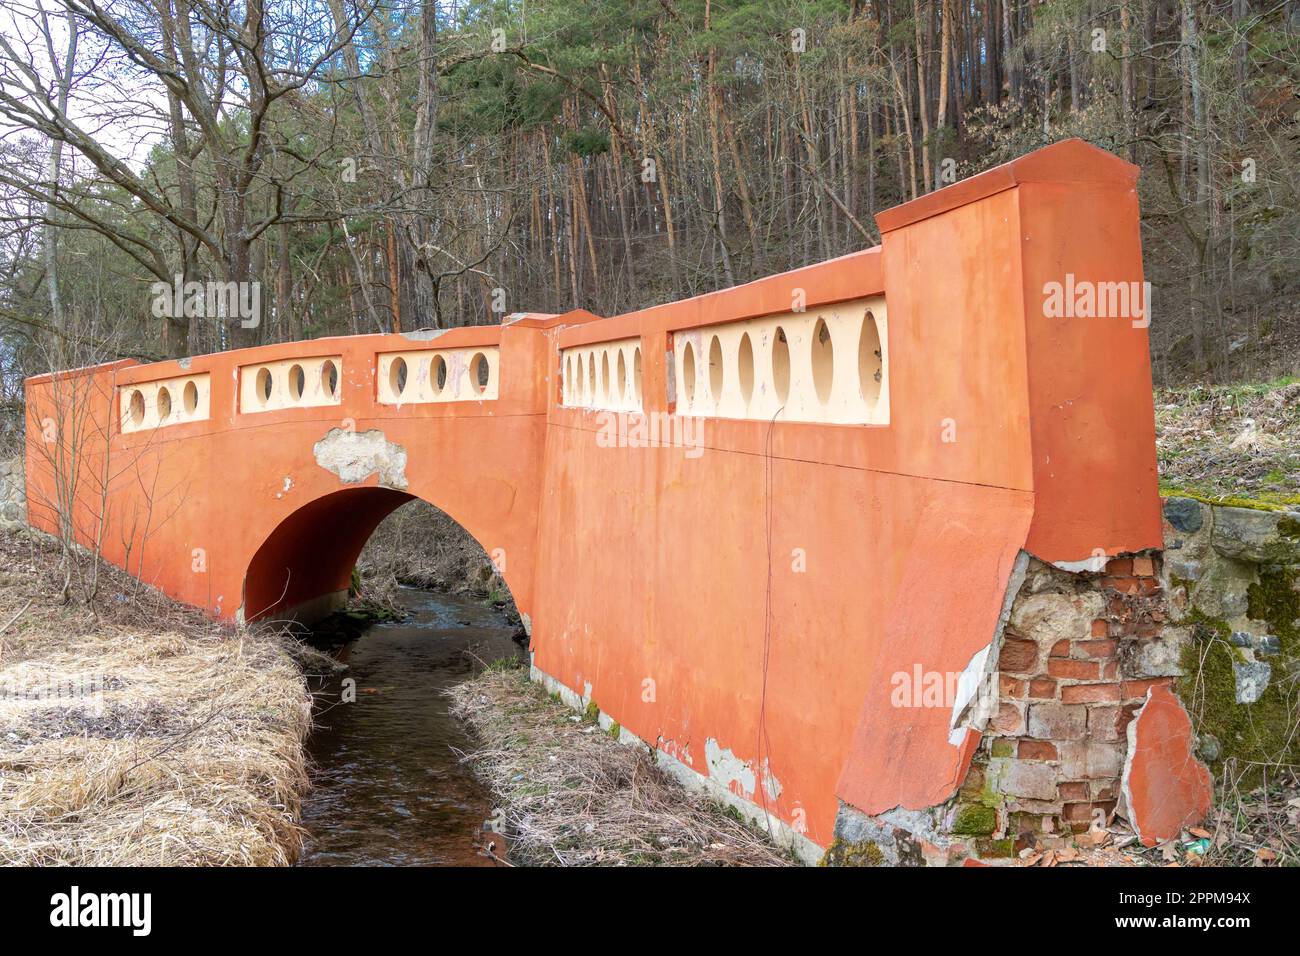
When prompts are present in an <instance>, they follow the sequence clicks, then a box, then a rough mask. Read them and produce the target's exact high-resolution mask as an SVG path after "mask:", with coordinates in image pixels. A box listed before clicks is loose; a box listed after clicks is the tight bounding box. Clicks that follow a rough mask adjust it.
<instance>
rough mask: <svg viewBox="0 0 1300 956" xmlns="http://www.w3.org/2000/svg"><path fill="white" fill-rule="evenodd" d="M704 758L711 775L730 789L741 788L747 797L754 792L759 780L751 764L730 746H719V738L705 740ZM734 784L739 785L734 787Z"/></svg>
mask: <svg viewBox="0 0 1300 956" xmlns="http://www.w3.org/2000/svg"><path fill="white" fill-rule="evenodd" d="M704 760H705V763H706V764H707V765H708V768H709V777H710V778H712V779H714V780H717V781H718V783H720V784H722V785H723V786H724V787H726V788H727V789H728V790H732V791H733V792H734V791H735V790H736V789H739V791H740V793H741V795H742V796H744V797H745V799H749V798H750V797H751V796H753V794H754V788H755V787H757V786H758V780H757V778H756V777H755V776H754V771H753V769H751V768H750V766H749V764H747V763H746V762H745V761H743V760H741V759H740V758H739V757H737V756H736V755H735V754H734V753H732V751H731V749H730V748H724V747H721V746H719V744H718V742H717V740H715V739H714V738H713V737H710V738H709V739H708V740H706V741H705V742H704ZM732 784H736V785H737V786H735V787H733V786H732Z"/></svg>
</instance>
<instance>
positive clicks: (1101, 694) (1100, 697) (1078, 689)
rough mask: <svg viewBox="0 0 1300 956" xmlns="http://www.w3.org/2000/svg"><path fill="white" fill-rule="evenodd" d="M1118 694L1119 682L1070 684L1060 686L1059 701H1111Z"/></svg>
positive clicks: (1075, 702) (1091, 702)
mask: <svg viewBox="0 0 1300 956" xmlns="http://www.w3.org/2000/svg"><path fill="white" fill-rule="evenodd" d="M1119 695H1120V689H1119V684H1070V685H1069V686H1068V687H1062V688H1061V702H1062V703H1065V704H1097V703H1113V702H1117V701H1118V700H1119Z"/></svg>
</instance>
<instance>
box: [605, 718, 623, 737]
mask: <svg viewBox="0 0 1300 956" xmlns="http://www.w3.org/2000/svg"><path fill="white" fill-rule="evenodd" d="M622 730H623V728H622V727H620V726H619V725H618V721H617V720H616V721H614V722H613V723H612V724H610V725H609V730H607V731H605V733H607V734H609V735H610V736H611V737H613V738H614V739H615V740H618V738H619V734H620V733H621V732H622Z"/></svg>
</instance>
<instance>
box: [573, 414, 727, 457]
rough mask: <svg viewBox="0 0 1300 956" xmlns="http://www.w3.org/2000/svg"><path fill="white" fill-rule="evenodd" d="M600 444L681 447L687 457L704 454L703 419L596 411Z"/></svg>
mask: <svg viewBox="0 0 1300 956" xmlns="http://www.w3.org/2000/svg"><path fill="white" fill-rule="evenodd" d="M596 423H597V424H598V425H599V426H600V430H599V431H598V432H597V433H596V445H597V446H598V447H600V448H684V449H685V450H686V457H687V458H699V457H700V456H701V455H703V454H704V419H702V418H693V417H681V416H677V415H670V414H668V413H667V412H647V413H635V414H633V413H629V412H598V413H597V414H596Z"/></svg>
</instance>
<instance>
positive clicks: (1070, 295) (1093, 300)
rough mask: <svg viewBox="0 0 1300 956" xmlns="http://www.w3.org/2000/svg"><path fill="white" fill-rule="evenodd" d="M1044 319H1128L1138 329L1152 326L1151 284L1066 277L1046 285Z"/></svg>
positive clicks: (1071, 275) (1071, 274) (1044, 286)
mask: <svg viewBox="0 0 1300 956" xmlns="http://www.w3.org/2000/svg"><path fill="white" fill-rule="evenodd" d="M1043 315H1044V316H1045V317H1046V318H1049V319H1128V320H1129V321H1131V322H1132V323H1133V328H1135V329H1145V328H1146V327H1147V326H1149V325H1150V324H1151V283H1150V282H1092V281H1089V280H1087V279H1081V280H1079V279H1075V277H1074V273H1073V272H1067V273H1066V274H1065V281H1064V282H1045V283H1043Z"/></svg>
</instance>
